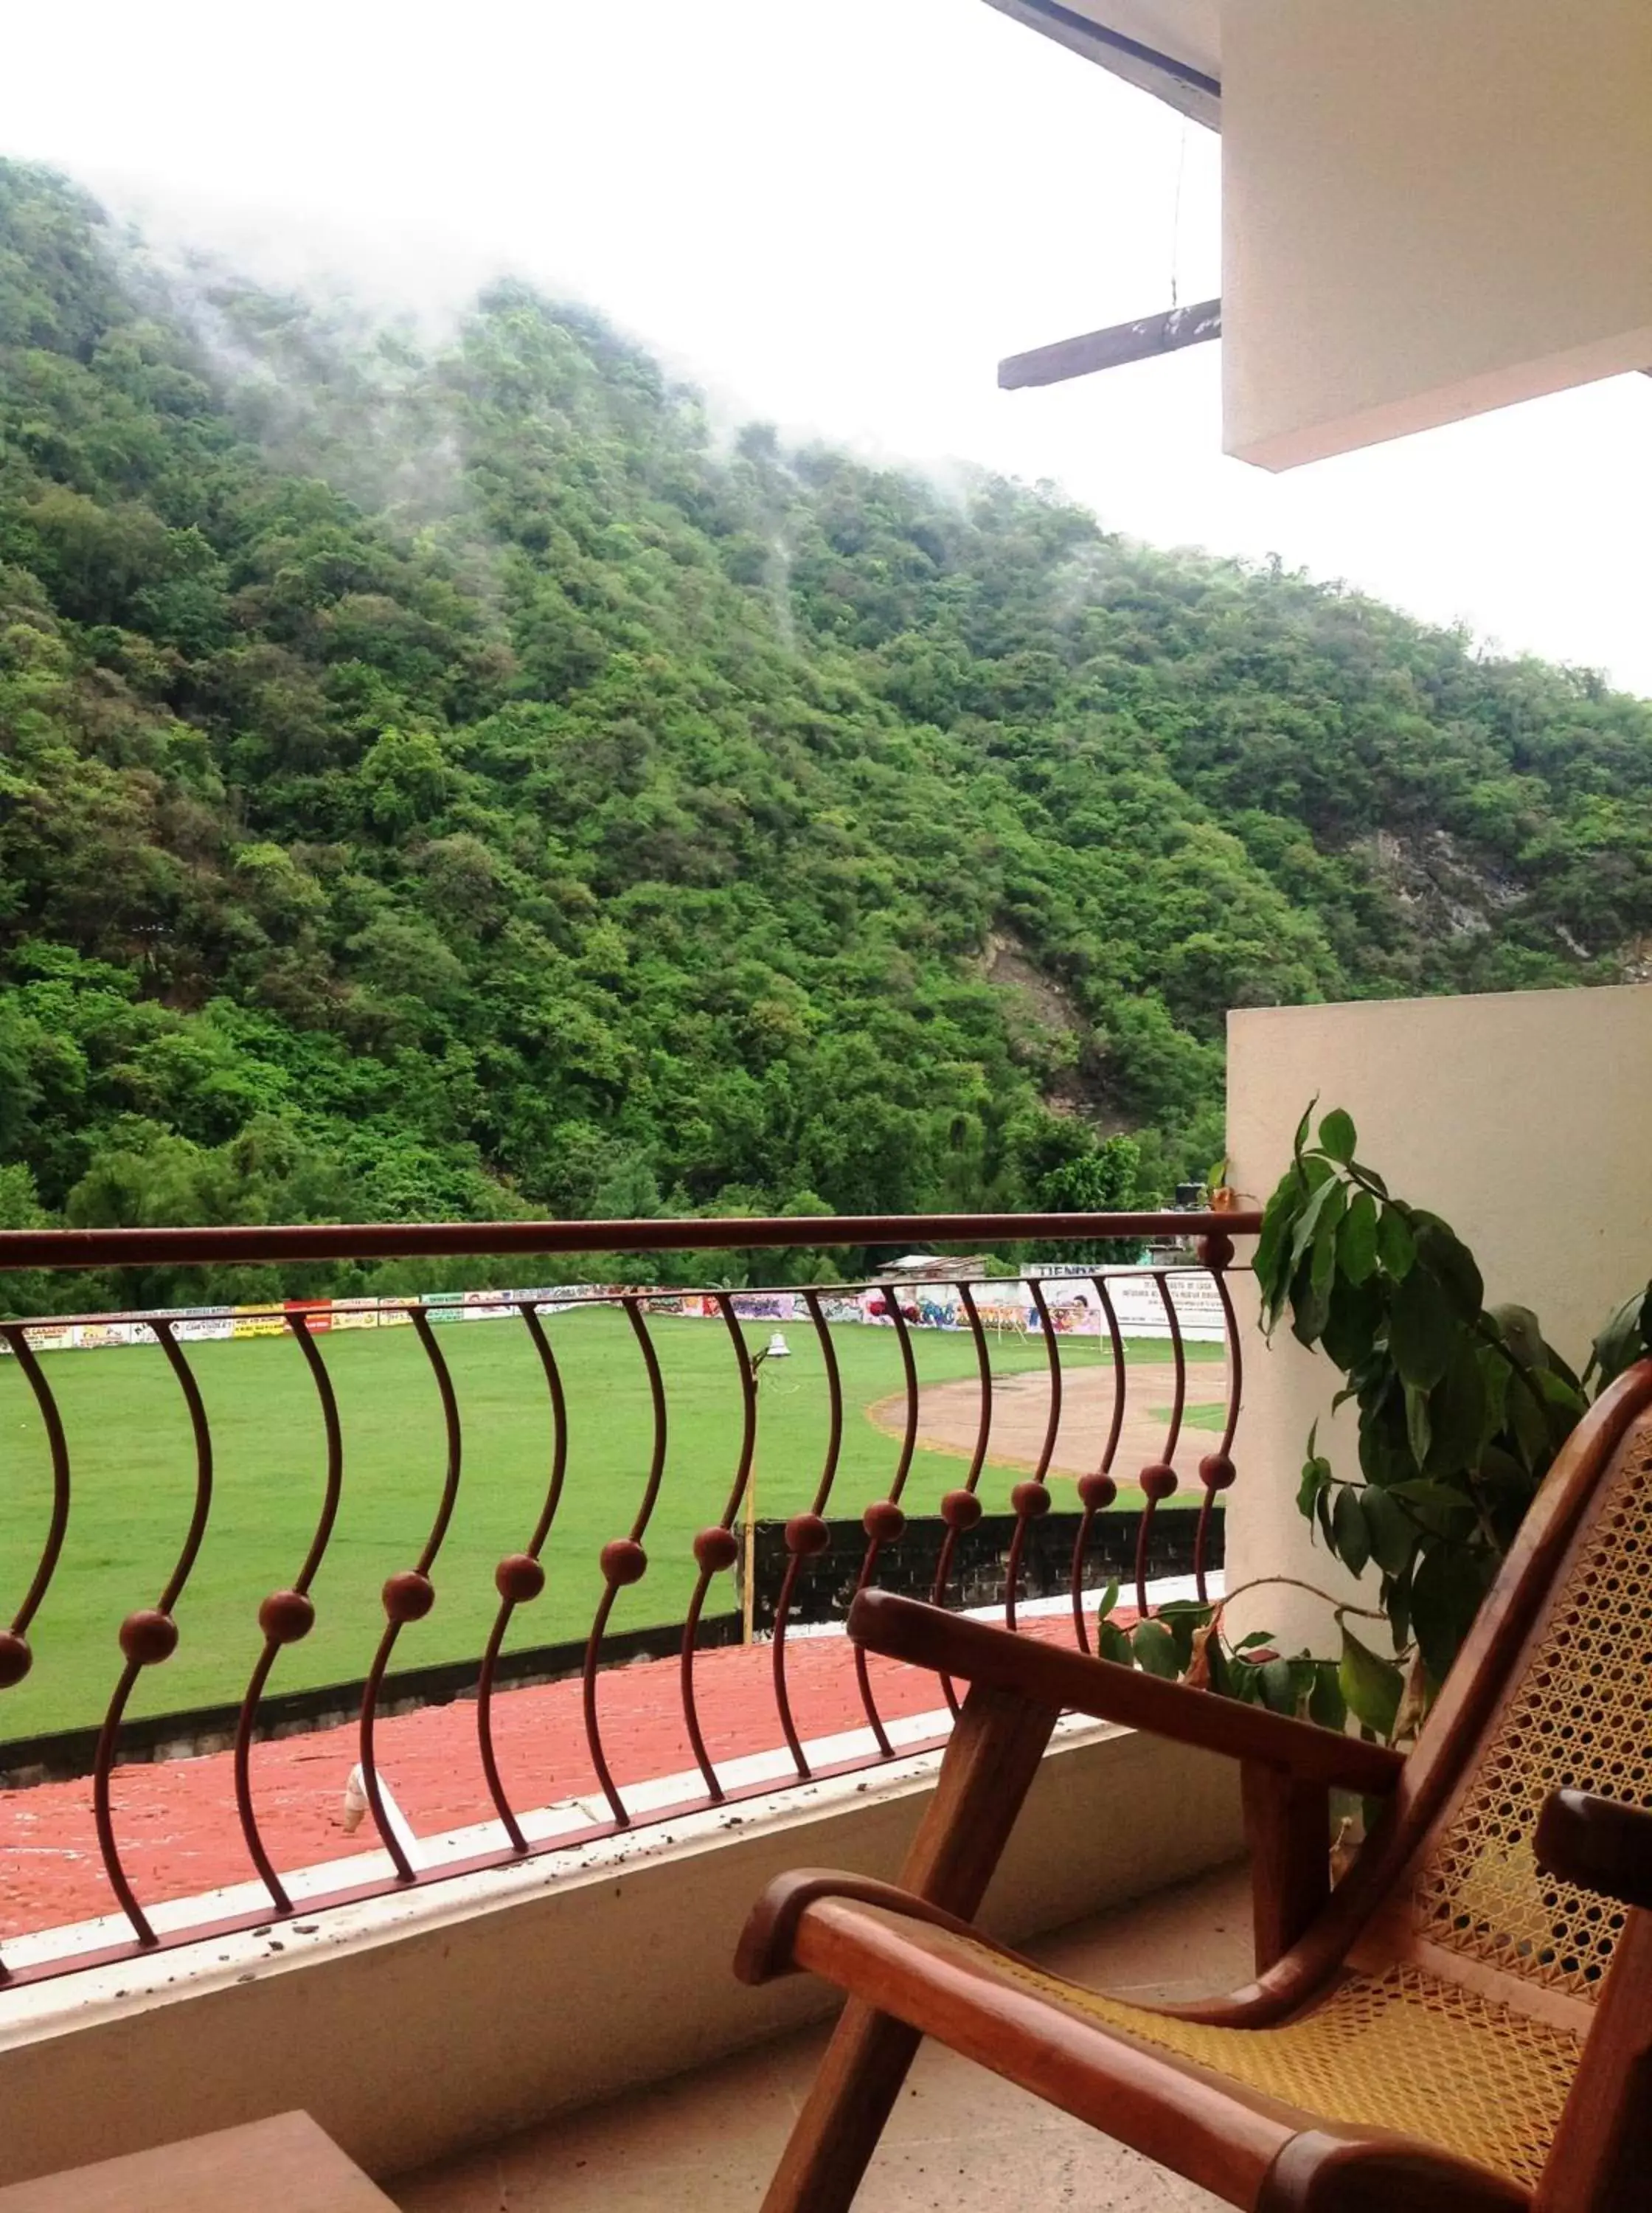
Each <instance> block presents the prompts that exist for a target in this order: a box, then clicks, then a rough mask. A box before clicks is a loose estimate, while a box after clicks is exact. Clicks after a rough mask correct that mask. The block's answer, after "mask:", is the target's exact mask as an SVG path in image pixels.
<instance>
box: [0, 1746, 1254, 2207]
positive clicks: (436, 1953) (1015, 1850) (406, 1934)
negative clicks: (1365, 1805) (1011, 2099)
mask: <svg viewBox="0 0 1652 2213" xmlns="http://www.w3.org/2000/svg"><path fill="white" fill-rule="evenodd" d="M936 1765H937V1759H936V1755H935V1754H933V1753H931V1754H929V1755H925V1756H924V1757H921V1758H918V1759H913V1760H909V1761H906V1762H904V1763H901V1764H900V1765H898V1766H896V1767H894V1768H893V1769H889V1770H886V1771H883V1772H881V1773H879V1772H873V1773H869V1774H863V1775H859V1776H856V1775H850V1776H845V1777H838V1778H835V1779H832V1780H829V1781H827V1782H824V1783H819V1784H816V1785H814V1786H811V1787H810V1788H809V1789H806V1790H803V1791H800V1792H796V1793H790V1794H786V1795H779V1796H777V1797H776V1798H775V1799H773V1800H759V1799H749V1800H746V1801H742V1802H741V1803H739V1804H737V1805H735V1806H733V1807H730V1808H728V1809H726V1810H725V1811H723V1812H722V1813H720V1814H703V1815H698V1816H695V1817H693V1818H692V1820H687V1821H682V1822H677V1823H674V1824H672V1825H670V1826H669V1830H668V1832H667V1833H666V1834H665V1835H661V1833H660V1832H655V1833H654V1834H653V1835H652V1836H650V1835H649V1832H642V1833H640V1834H639V1835H637V1836H636V1837H633V1838H619V1839H615V1840H613V1842H612V1843H610V1844H606V1845H602V1846H599V1847H596V1848H594V1850H592V1851H591V1852H590V1853H589V1854H588V1856H587V1858H586V1860H585V1862H584V1864H582V1865H578V1866H576V1867H574V1868H571V1869H570V1868H569V1867H567V1866H566V1865H565V1864H564V1865H563V1866H562V1867H561V1868H560V1869H558V1863H557V1862H554V1861H552V1860H548V1859H547V1860H540V1861H538V1862H533V1863H532V1864H530V1865H529V1866H527V1867H523V1868H515V1869H504V1870H498V1871H496V1872H492V1873H489V1874H484V1875H472V1876H466V1877H461V1878H457V1879H455V1880H454V1881H452V1882H451V1883H446V1884H442V1885H438V1886H436V1887H433V1888H430V1889H427V1890H424V1891H422V1892H420V1893H415V1894H413V1895H411V1896H408V1895H403V1896H401V1897H399V1898H390V1899H378V1900H375V1901H374V1902H373V1903H372V1904H370V1905H363V1906H357V1907H346V1908H340V1909H337V1910H335V1911H333V1912H332V1913H330V1914H326V1913H321V1914H315V1915H304V1914H301V1915H300V1916H299V1917H298V1918H297V1921H296V1924H295V1923H287V1924H281V1923H277V1924H276V1925H274V1926H273V1927H271V1928H269V1929H266V1930H264V1931H263V1932H262V1933H261V1934H259V1935H256V1936H254V1935H250V1934H249V1935H244V1936H236V1937H233V1938H226V1939H220V1940H215V1941H210V1942H206V1943H204V1944H200V1945H197V1946H194V1947H192V1948H188V1949H186V1950H180V1951H176V1952H171V1953H166V1954H162V1955H160V1956H159V1957H158V1958H156V1959H154V1960H149V1961H147V1962H134V1963H128V1964H127V1965H125V1966H119V1967H115V1968H106V1969H101V1970H97V1971H94V1972H89V1973H87V1974H83V1975H81V1976H78V1977H73V1978H67V1979H65V1980H64V1981H61V1982H58V1983H53V1984H38V1985H34V1986H31V1987H28V1988H24V1989H21V1990H13V1991H10V1992H7V1993H3V1994H0V2112H4V2114H5V2116H6V2125H5V2128H4V2130H3V2131H0V2184H5V2183H9V2182H14V2181H18V2180H22V2179H27V2178H29V2177H32V2176H34V2175H38V2174H42V2173H52V2172H53V2171H54V2170H56V2169H57V2168H59V2167H71V2166H78V2165H81V2164H82V2163H84V2162H87V2161H92V2160H97V2159H105V2158H108V2157H111V2156H113V2155H115V2154H117V2153H120V2152H127V2151H136V2150H141V2149H144V2148H146V2147H147V2146H149V2145H152V2144H155V2143H167V2142H168V2141H170V2140H173V2139H174V2138H177V2137H186V2136H191V2135H194V2134H197V2133H199V2132H202V2131H206V2130H209V2129H217V2128H224V2127H228V2126H230V2125H233V2124H235V2123H236V2122H240V2121H249V2120H255V2119H259V2118H261V2117H262V2116H264V2115H265V2114H269V2113H277V2112H286V2111H289V2110H290V2109H291V2108H294V2107H298V2108H302V2110H303V2111H305V2112H309V2113H311V2114H312V2115H314V2118H315V2119H316V2120H318V2121H319V2122H320V2124H321V2125H322V2127H323V2128H325V2129H326V2131H327V2133H328V2134H329V2135H330V2136H331V2137H332V2138H333V2139H334V2141H335V2142H336V2143H338V2144H340V2145H342V2147H343V2148H344V2150H345V2151H347V2152H348V2153H349V2154H350V2155H351V2157H352V2158H353V2159H355V2160H357V2161H358V2162H359V2163H360V2164H361V2165H362V2166H363V2167H366V2168H367V2169H368V2170H369V2173H372V2174H374V2175H375V2176H376V2177H379V2178H381V2179H382V2178H385V2177H388V2176H393V2175H396V2174H399V2173H404V2172H405V2171H406V2170H408V2169H410V2168H412V2167H421V2166H423V2165H424V2164H426V2163H427V2162H429V2161H433V2160H436V2159H439V2158H441V2157H442V2156H443V2155H447V2154H449V2153H453V2152H457V2151H462V2150H464V2149H468V2148H469V2147H471V2146H473V2145H479V2144H485V2143H491V2142H492V2141H493V2140H494V2139H495V2138H497V2137H499V2136H501V2135H503V2134H504V2133H505V2132H507V2131H510V2130H514V2129H518V2128H521V2127H524V2126H526V2125H528V2124H529V2123H531V2122H533V2121H536V2120H541V2119H546V2118H547V2117H548V2116H550V2115H552V2113H555V2112H560V2111H562V2110H564V2109H565V2108H569V2107H572V2106H578V2105H582V2104H585V2103H588V2102H590V2101H592V2100H596V2099H599V2098H604V2097H610V2096H613V2095H614V2094H617V2093H619V2092H622V2091H624V2090H625V2089H626V2088H628V2087H631V2086H635V2085H641V2084H643V2083H648V2082H658V2081H660V2080H661V2079H663V2078H665V2077H667V2076H672V2075H675V2074H679V2073H681V2072H684V2071H686V2070H689V2069H692V2068H696V2067H700V2066H704V2065H705V2064H707V2063H708V2062H709V2061H710V2060H712V2059H715V2058H718V2057H720V2056H722V2054H724V2053H727V2052H732V2051H738V2050H740V2049H741V2048H742V2047H744V2046H747V2045H757V2044H760V2043H762V2042H763V2041H765V2039H767V2038H769V2037H771V2036H772V2035H774V2034H776V2033H778V2032H780V2031H781V2030H783V2029H785V2028H788V2027H793V2026H795V2025H796V2024H797V2023H799V2022H802V2021H807V2020H809V2019H812V2018H815V2017H818V2016H819V2015H821V2014H823V2013H825V2012H826V2011H828V2010H830V2008H831V2006H832V2002H833V1994H832V1992H831V1991H829V1990H827V1988H826V1985H825V1984H820V1983H817V1982H814V1981H813V1980H812V1979H810V1978H807V1977H792V1978H787V1979H785V1980H783V1981H780V1982H777V1983H773V1984H769V1985H768V1986H767V1987H766V1988H765V1989H763V1990H747V1989H746V1988H745V1987H743V1986H742V1985H741V1984H739V1983H737V1982H736V1981H735V1978H734V1975H733V1972H731V1962H732V1960H733V1956H734V1949H735V1938H736V1936H738V1934H739V1931H740V1929H741V1923H742V1922H743V1921H744V1919H745V1917H746V1913H747V1909H748V1908H749V1906H750V1905H751V1904H752V1902H753V1899H755V1898H756V1896H757V1894H758V1893H759V1890H760V1889H761V1888H762V1887H763V1886H764V1884H765V1882H767V1881H768V1880H769V1879H770V1877H771V1875H777V1874H780V1873H782V1872H783V1870H784V1869H788V1868H793V1867H798V1866H828V1867H844V1868H851V1869H856V1870H859V1871H861V1872H863V1873H865V1874H869V1875H884V1876H893V1875H895V1874H896V1873H897V1872H898V1871H899V1865H900V1862H901V1859H902V1857H903V1856H904V1854H905V1849H906V1846H907V1844H908V1843H909V1842H910V1840H911V1835H912V1832H913V1830H914V1828H915V1826H916V1825H917V1820H918V1819H919V1818H920V1816H921V1814H922V1813H923V1810H924V1805H925V1803H926V1802H927V1800H928V1798H929V1796H930V1793H931V1791H932V1790H933V1788H934V1782H935V1774H936ZM668 1839H669V1840H668ZM1241 1850H1242V1840H1241V1821H1240V1813H1239V1793H1238V1772H1237V1770H1236V1768H1235V1767H1234V1765H1232V1763H1230V1762H1228V1761H1226V1760H1222V1759H1216V1758H1214V1757H1213V1756H1212V1755H1210V1753H1194V1752H1188V1751H1186V1750H1184V1749H1182V1748H1180V1747H1176V1746H1173V1745H1167V1744H1163V1743H1161V1742H1158V1741H1155V1740H1154V1739H1152V1738H1150V1737H1145V1736H1141V1735H1137V1734H1132V1733H1131V1731H1129V1730H1125V1729H1114V1728H1106V1727H1103V1726H1100V1725H1096V1724H1083V1725H1074V1724H1070V1723H1064V1724H1063V1725H1062V1727H1061V1728H1060V1730H1059V1731H1058V1736H1057V1739H1056V1741H1055V1742H1054V1743H1053V1744H1052V1747H1051V1750H1050V1753H1049V1754H1048V1755H1047V1757H1046V1758H1045V1761H1044V1765H1043V1766H1042V1768H1041V1770H1040V1771H1039V1777H1038V1780H1037V1781H1036V1783H1034V1785H1033V1790H1032V1793H1031V1795H1030V1796H1029V1799H1028V1801H1027V1808H1026V1810H1025V1813H1024V1814H1023V1817H1022V1820H1021V1823H1020V1825H1019V1826H1018V1828H1017V1830H1016V1832H1015V1838H1014V1839H1013V1841H1012V1843H1011V1844H1010V1847H1009V1851H1008V1852H1007V1854H1006V1855H1005V1857H1004V1860H1003V1864H1002V1866H1001V1868H1000V1870H999V1875H998V1879H997V1882H996V1883H995V1885H994V1887H993V1890H992V1893H991V1896H990V1898H989V1900H988V1907H987V1911H986V1913H985V1915H984V1920H985V1922H986V1923H987V1925H988V1926H989V1927H991V1928H992V1929H994V1930H997V1932H998V1933H999V1934H1001V1935H1003V1936H1010V1937H1014V1938H1025V1937H1027V1936H1033V1935H1035V1934H1038V1933H1040V1932H1042V1931H1045V1930H1052V1929H1057V1928H1061V1927H1064V1925H1066V1924H1067V1923H1070V1922H1072V1921H1075V1920H1077V1919H1079V1918H1080V1917H1083V1916H1087V1915H1089V1914H1093V1913H1095V1912H1098V1911H1101V1910H1102V1909H1104V1908H1106V1907H1107V1906H1109V1905H1120V1904H1123V1903H1125V1901H1127V1900H1128V1899H1133V1898H1137V1897H1140V1896H1142V1895H1143V1894H1145V1893H1148V1892H1150V1891H1155V1890H1158V1889H1160V1888H1161V1887H1165V1886H1167V1885H1168V1884H1171V1883H1174V1882H1177V1881H1181V1880H1183V1879H1184V1878H1186V1876H1188V1875H1193V1874H1197V1873H1198V1872H1200V1871H1201V1870H1203V1869H1207V1868H1212V1867H1217V1866H1221V1865H1222V1864H1223V1863H1224V1862H1228V1861H1231V1860H1232V1859H1234V1857H1235V1856H1237V1855H1238V1854H1239V1853H1240V1851H1241Z"/></svg>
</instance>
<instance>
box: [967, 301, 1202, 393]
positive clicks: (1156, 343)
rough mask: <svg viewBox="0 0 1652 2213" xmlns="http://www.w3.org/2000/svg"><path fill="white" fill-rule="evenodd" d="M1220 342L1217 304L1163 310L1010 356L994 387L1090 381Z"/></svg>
mask: <svg viewBox="0 0 1652 2213" xmlns="http://www.w3.org/2000/svg"><path fill="white" fill-rule="evenodd" d="M1221 336H1222V302H1221V301H1220V300H1201V301H1200V302H1198V306H1197V307H1192V308H1166V310H1165V312H1164V313H1163V314H1160V315H1143V318H1142V319H1141V320H1140V321H1139V322H1135V323H1114V324H1113V325H1111V326H1110V327H1109V328H1107V329H1106V330H1105V331H1087V332H1085V333H1084V335H1083V337H1082V338H1060V339H1058V341H1057V342H1056V344H1054V345H1046V346H1035V347H1034V348H1033V351H1032V352H1031V353H1012V354H1011V355H1010V356H1009V358H1008V359H1007V360H1005V361H1001V362H1000V363H998V384H999V387H1000V388H1001V389H1002V390H1003V391H1005V392H1015V391H1019V390H1020V389H1021V387H1022V386H1023V385H1028V384H1064V383H1066V382H1067V381H1068V380H1069V379H1070V378H1071V377H1075V376H1094V374H1095V373H1096V371H1097V370H1098V369H1120V368H1122V367H1123V366H1124V364H1125V363H1126V362H1131V361H1150V360H1151V359H1152V358H1153V357H1154V356H1155V355H1156V354H1161V353H1180V351H1181V349H1182V348H1183V347H1184V346H1193V345H1204V344H1206V343H1207V342H1208V341H1209V340H1210V339H1211V338H1220V337H1221Z"/></svg>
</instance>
